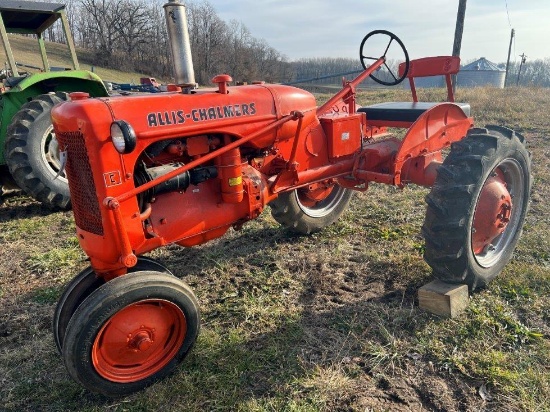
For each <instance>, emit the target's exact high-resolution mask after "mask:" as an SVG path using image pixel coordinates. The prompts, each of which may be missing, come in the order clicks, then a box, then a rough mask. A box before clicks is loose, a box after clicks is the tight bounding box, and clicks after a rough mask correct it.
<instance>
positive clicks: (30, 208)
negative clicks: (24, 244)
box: [0, 195, 57, 223]
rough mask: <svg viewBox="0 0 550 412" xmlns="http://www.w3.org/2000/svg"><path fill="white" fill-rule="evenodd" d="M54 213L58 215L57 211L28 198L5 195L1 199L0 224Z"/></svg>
mask: <svg viewBox="0 0 550 412" xmlns="http://www.w3.org/2000/svg"><path fill="white" fill-rule="evenodd" d="M52 213H57V211H55V210H52V209H50V208H48V207H46V206H44V205H42V204H41V203H38V202H37V201H35V200H32V199H30V198H28V197H26V196H21V195H8V196H5V195H3V196H1V197H0V223H4V222H9V221H11V220H16V219H28V218H31V217H35V216H49V215H51V214H52Z"/></svg>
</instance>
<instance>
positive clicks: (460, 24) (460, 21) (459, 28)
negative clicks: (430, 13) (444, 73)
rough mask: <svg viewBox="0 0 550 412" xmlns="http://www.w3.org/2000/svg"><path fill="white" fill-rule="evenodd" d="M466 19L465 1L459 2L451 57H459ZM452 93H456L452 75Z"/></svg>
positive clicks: (454, 76)
mask: <svg viewBox="0 0 550 412" xmlns="http://www.w3.org/2000/svg"><path fill="white" fill-rule="evenodd" d="M465 17H466V0H459V2H458V13H457V14H456V28H455V41H454V44H453V56H457V57H460V48H461V46H462V33H463V32H464V18H465ZM452 80H453V93H454V92H455V91H456V74H455V75H453V79H452Z"/></svg>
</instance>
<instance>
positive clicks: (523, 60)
mask: <svg viewBox="0 0 550 412" xmlns="http://www.w3.org/2000/svg"><path fill="white" fill-rule="evenodd" d="M519 57H521V63H520V64H519V72H518V79H517V81H516V86H519V76H520V75H521V68H522V67H523V65H524V64H525V60H526V59H527V56H526V55H525V53H521V56H519Z"/></svg>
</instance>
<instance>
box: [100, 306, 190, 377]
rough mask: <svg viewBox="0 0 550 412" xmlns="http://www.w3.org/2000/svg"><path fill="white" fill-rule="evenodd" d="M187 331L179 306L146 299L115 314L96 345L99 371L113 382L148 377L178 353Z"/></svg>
mask: <svg viewBox="0 0 550 412" xmlns="http://www.w3.org/2000/svg"><path fill="white" fill-rule="evenodd" d="M186 333H187V322H186V320H185V315H184V314H183V312H182V310H181V309H180V308H179V306H177V305H175V304H174V303H172V302H168V301H166V300H161V299H148V300H142V301H139V302H137V303H134V304H132V305H129V306H127V307H125V308H124V309H122V310H120V311H119V312H117V313H116V314H114V315H113V316H112V317H111V318H110V319H109V320H108V321H107V322H106V323H105V325H103V327H102V328H101V330H100V331H99V333H98V334H97V336H96V338H95V341H94V344H93V346H92V363H93V365H94V367H95V369H96V371H97V373H98V374H99V375H100V376H101V377H103V378H105V379H107V380H110V381H112V382H120V383H128V382H135V381H139V380H141V379H145V378H147V377H149V376H151V375H153V374H155V373H156V372H158V371H160V370H161V369H163V368H164V367H165V366H166V365H167V364H168V363H169V362H170V361H171V360H172V359H173V358H174V356H175V355H176V354H177V352H178V351H179V349H180V348H181V345H182V344H183V341H184V339H185V335H186Z"/></svg>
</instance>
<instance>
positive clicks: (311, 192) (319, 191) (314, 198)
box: [298, 184, 334, 207]
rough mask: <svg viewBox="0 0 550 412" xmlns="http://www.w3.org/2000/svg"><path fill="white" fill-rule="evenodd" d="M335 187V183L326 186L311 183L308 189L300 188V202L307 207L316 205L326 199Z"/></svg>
mask: <svg viewBox="0 0 550 412" xmlns="http://www.w3.org/2000/svg"><path fill="white" fill-rule="evenodd" d="M333 189H334V185H332V186H328V187H327V186H325V185H319V184H316V185H315V184H314V185H310V187H309V188H307V189H305V190H304V189H299V190H298V198H299V199H300V203H302V205H304V206H306V207H314V206H315V205H317V204H318V203H319V202H321V201H323V200H325V199H326V198H327V197H328V196H329V195H330V194H331V193H332V190H333Z"/></svg>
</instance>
